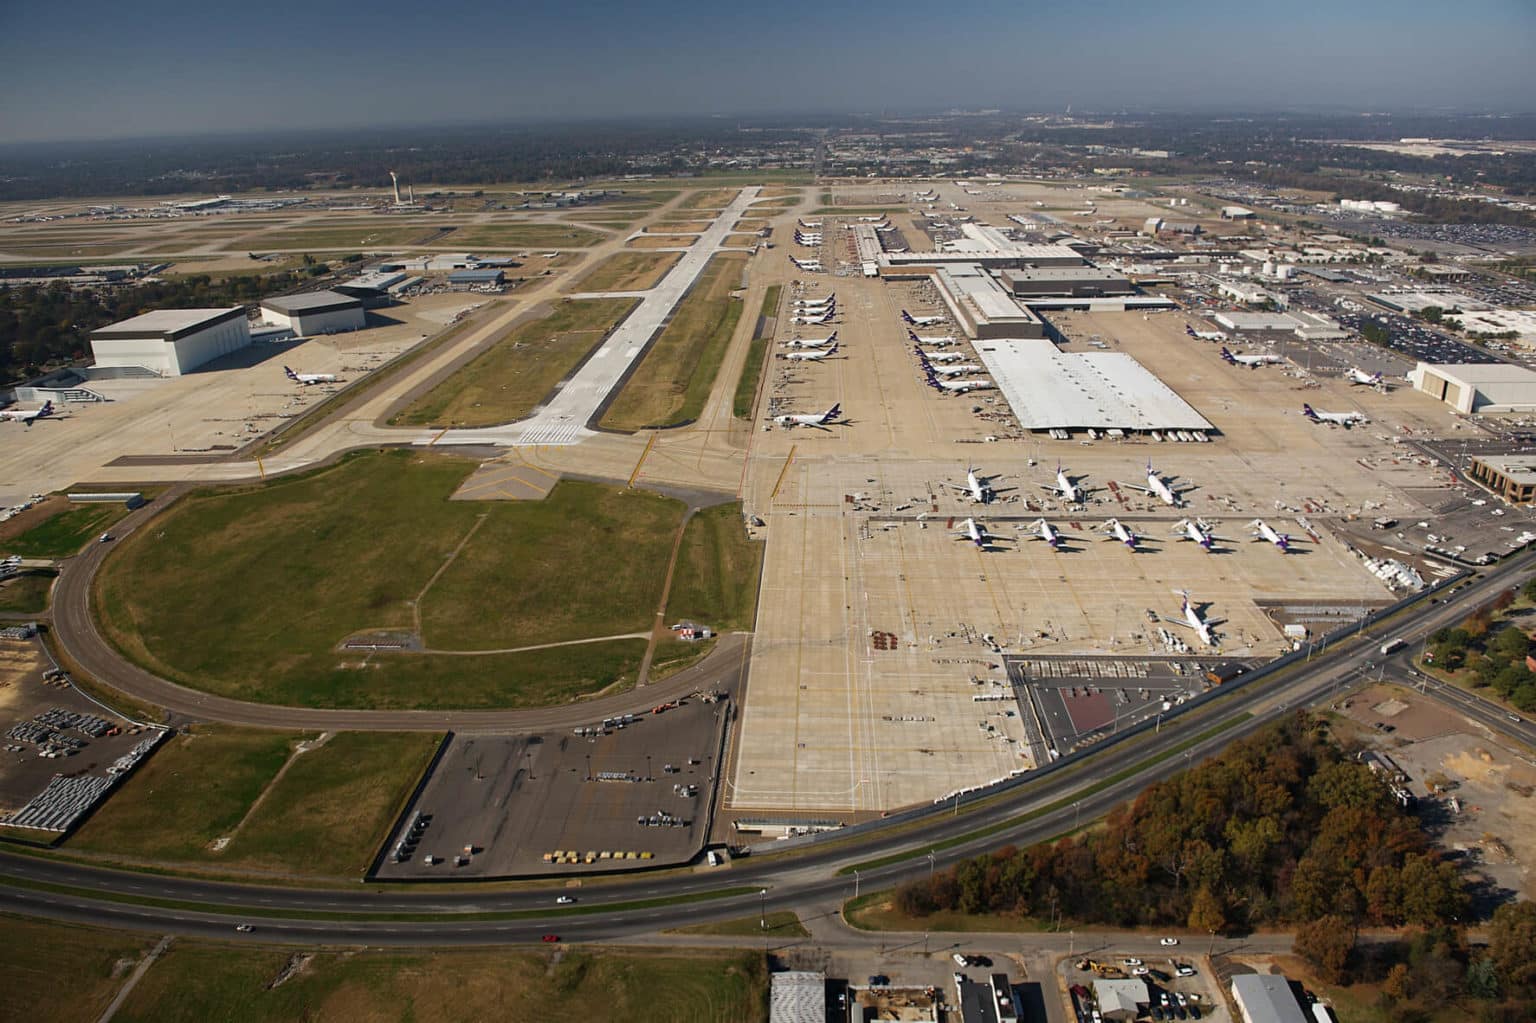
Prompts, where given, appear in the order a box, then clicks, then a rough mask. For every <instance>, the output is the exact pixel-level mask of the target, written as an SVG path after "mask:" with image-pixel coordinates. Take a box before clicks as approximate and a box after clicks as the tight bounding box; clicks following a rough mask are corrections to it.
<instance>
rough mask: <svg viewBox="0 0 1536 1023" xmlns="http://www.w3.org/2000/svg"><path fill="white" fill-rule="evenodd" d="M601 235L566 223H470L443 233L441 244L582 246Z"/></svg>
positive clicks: (468, 245)
mask: <svg viewBox="0 0 1536 1023" xmlns="http://www.w3.org/2000/svg"><path fill="white" fill-rule="evenodd" d="M602 240H603V236H602V235H601V234H598V233H597V232H596V231H589V230H587V229H586V228H582V227H576V226H574V225H566V224H470V225H467V226H465V227H461V228H459V229H458V230H457V231H454V232H453V233H451V234H449V235H446V236H445V238H444V244H446V245H463V246H466V247H468V248H471V249H472V248H475V247H477V246H480V247H486V246H489V247H491V248H513V247H519V246H524V245H527V246H536V247H538V248H546V249H553V248H560V249H582V248H586V247H587V246H588V245H596V244H597V243H598V242H600V241H602Z"/></svg>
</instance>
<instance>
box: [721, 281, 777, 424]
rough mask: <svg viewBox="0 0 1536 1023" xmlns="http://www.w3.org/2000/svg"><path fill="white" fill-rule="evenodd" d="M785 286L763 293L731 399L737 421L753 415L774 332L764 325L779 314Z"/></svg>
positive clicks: (733, 413) (732, 411)
mask: <svg viewBox="0 0 1536 1023" xmlns="http://www.w3.org/2000/svg"><path fill="white" fill-rule="evenodd" d="M781 290H783V285H779V284H775V285H772V286H771V287H769V289H768V290H767V291H766V292H764V293H763V305H762V308H761V309H759V310H758V324H757V329H756V330H754V331H753V332H752V345H751V347H749V348H748V349H747V360H746V361H745V362H743V363H742V364H741V376H739V377H737V378H736V394H735V396H734V397H733V398H732V399H731V414H732V415H733V416H735V417H736V418H737V419H747V418H750V417H751V415H752V402H753V400H754V399H755V398H756V397H757V382H758V381H759V380H761V379H762V376H763V362H764V361H765V360H766V358H767V356H768V342H769V341H770V340H771V338H769V337H768V335H769V334H771V333H772V331H768V330H764V324H765V323H766V321H767V320H769V319H770V318H772V317H774V316H777V315H778V312H779V292H780V291H781Z"/></svg>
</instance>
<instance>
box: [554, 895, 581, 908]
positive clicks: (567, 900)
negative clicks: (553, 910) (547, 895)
mask: <svg viewBox="0 0 1536 1023" xmlns="http://www.w3.org/2000/svg"><path fill="white" fill-rule="evenodd" d="M575 901H576V900H575V899H573V898H571V897H570V896H569V895H562V896H560V897H559V898H558V899H556V900H555V905H557V906H569V905H570V904H571V903H573V902H575Z"/></svg>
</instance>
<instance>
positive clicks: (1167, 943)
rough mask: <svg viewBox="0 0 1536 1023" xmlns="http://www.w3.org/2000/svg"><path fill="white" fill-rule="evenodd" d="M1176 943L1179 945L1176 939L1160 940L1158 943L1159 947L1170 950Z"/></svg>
mask: <svg viewBox="0 0 1536 1023" xmlns="http://www.w3.org/2000/svg"><path fill="white" fill-rule="evenodd" d="M1178 943H1179V939H1178V938H1164V939H1162V940H1161V941H1159V942H1158V944H1159V945H1162V946H1163V947H1165V948H1172V947H1173V946H1174V945H1177V944H1178Z"/></svg>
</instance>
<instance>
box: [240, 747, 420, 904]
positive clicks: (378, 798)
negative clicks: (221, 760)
mask: <svg viewBox="0 0 1536 1023" xmlns="http://www.w3.org/2000/svg"><path fill="white" fill-rule="evenodd" d="M440 740H441V736H439V735H431V734H425V733H421V732H387V733H372V732H342V733H340V734H338V735H335V736H332V737H331V738H330V739H329V740H328V741H327V742H326V743H325V744H324V745H322V746H321V747H319V748H318V749H314V750H310V751H309V752H307V753H304V754H302V755H300V756H299V757H298V758H297V759H296V760H295V761H294V762H293V766H291V767H290V768H289V769H288V771H287V773H285V774H284V775H283V777H282V778H281V779H280V780H279V781H278V782H277V784H276V785H274V786H272V788H271V789H270V790H269V791H268V792H267V794H266V797H265V798H264V799H263V800H262V803H261V805H260V806H259V807H257V808H256V811H255V813H254V814H252V816H251V817H250V819H249V820H247V821H246V822H245V824H244V825H243V826H242V827H241V829H240V831H239V833H238V834H237V835H236V836H235V838H234V840H233V841H232V842H230V843H229V845H228V846H227V847H226V848H225V850H224V851H223V852H222V853H215V854H213V856H212V857H211V858H212V859H215V860H216V861H218V862H220V863H229V864H231V865H238V866H241V867H248V868H255V869H271V870H283V871H287V872H290V873H294V874H314V875H317V876H322V877H351V878H357V877H361V876H362V875H363V874H364V873H365V872H366V871H367V869H368V864H369V862H370V861H371V860H372V859H373V855H374V853H375V852H376V851H377V850H378V848H379V846H380V845H381V844H382V843H383V842H384V840H385V838H386V834H385V833H386V832H387V831H388V829H389V826H390V824H391V823H393V821H394V819H395V816H396V815H397V814H398V813H399V812H400V810H401V808H402V807H403V806H404V804H405V801H406V799H407V798H409V796H410V794H411V792H412V791H413V790H414V789H415V787H416V782H417V781H418V780H420V778H421V773H422V771H423V770H425V769H426V766H427V762H428V761H429V760H430V759H431V757H432V753H433V751H434V750H436V749H437V745H438V743H439V741H440Z"/></svg>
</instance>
